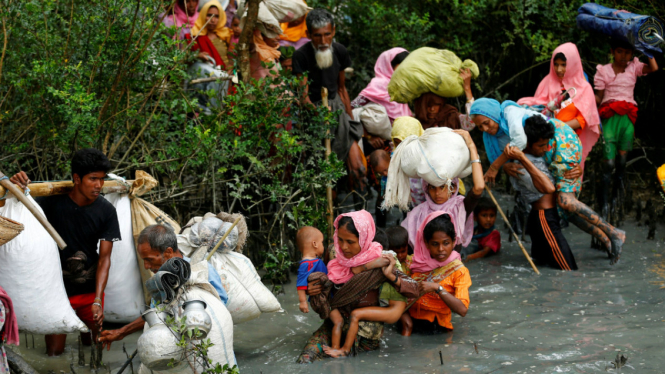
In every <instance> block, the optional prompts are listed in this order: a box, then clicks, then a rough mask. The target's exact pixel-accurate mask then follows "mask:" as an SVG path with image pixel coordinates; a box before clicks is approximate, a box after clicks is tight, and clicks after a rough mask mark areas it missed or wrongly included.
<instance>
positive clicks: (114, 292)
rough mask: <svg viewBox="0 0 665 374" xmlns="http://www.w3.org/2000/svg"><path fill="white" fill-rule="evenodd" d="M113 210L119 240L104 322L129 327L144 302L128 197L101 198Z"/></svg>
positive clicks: (139, 315) (112, 262)
mask: <svg viewBox="0 0 665 374" xmlns="http://www.w3.org/2000/svg"><path fill="white" fill-rule="evenodd" d="M104 198H105V199H106V200H108V201H109V202H110V203H111V204H113V206H114V207H115V211H116V213H117V214H118V223H119V224H120V237H121V238H122V240H120V241H118V242H114V243H113V251H112V252H111V269H110V270H109V279H108V283H107V284H106V289H105V290H104V320H105V321H109V322H117V323H129V322H132V321H134V320H135V319H137V318H139V317H141V313H142V312H143V306H144V305H145V299H144V297H143V284H142V282H141V272H140V271H139V265H138V261H137V258H136V250H135V248H134V238H133V236H132V209H131V203H130V201H129V197H128V196H127V194H122V195H121V194H118V193H112V194H107V195H105V196H104Z"/></svg>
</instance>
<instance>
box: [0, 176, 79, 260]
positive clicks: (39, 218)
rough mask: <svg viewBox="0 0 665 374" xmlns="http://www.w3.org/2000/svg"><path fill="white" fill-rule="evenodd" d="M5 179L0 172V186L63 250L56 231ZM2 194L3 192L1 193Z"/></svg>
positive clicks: (12, 184) (18, 189) (63, 247)
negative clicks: (27, 211)
mask: <svg viewBox="0 0 665 374" xmlns="http://www.w3.org/2000/svg"><path fill="white" fill-rule="evenodd" d="M4 177H5V174H4V173H2V171H0V184H1V185H3V186H4V187H5V189H6V190H8V191H9V192H11V193H12V194H13V195H14V196H16V198H17V199H18V200H19V201H20V202H21V203H23V205H24V206H25V207H26V208H28V210H29V211H30V213H32V214H33V215H34V216H35V218H37V221H39V223H41V224H42V226H44V228H45V229H46V231H47V232H48V233H49V235H51V237H52V238H53V240H55V243H56V244H57V245H58V247H59V248H60V250H63V249H65V248H67V243H65V241H64V240H62V238H61V237H60V235H59V234H58V232H57V231H55V229H54V228H53V226H51V224H50V223H49V222H48V220H47V219H46V217H44V215H43V214H42V213H41V212H40V211H39V209H37V207H36V206H35V205H34V204H33V203H32V202H31V201H30V200H28V198H27V197H26V196H25V194H24V193H23V191H22V190H21V189H20V188H18V187H17V186H16V185H15V184H14V183H12V182H10V181H9V179H3V178H4ZM3 194H4V192H3Z"/></svg>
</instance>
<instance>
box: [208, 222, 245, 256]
mask: <svg viewBox="0 0 665 374" xmlns="http://www.w3.org/2000/svg"><path fill="white" fill-rule="evenodd" d="M241 218H242V217H238V218H236V220H235V221H233V225H231V227H229V229H228V230H226V233H225V234H224V236H222V238H221V239H219V241H218V242H217V245H215V248H213V249H212V251H210V254H209V255H208V257H206V261H210V258H211V257H212V255H214V254H215V252H217V248H219V246H220V245H222V243H224V240H226V237H227V236H229V234H230V233H231V231H233V228H234V227H236V225H237V224H238V222H240V219H241Z"/></svg>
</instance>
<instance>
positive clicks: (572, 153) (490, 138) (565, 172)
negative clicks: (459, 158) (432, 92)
mask: <svg viewBox="0 0 665 374" xmlns="http://www.w3.org/2000/svg"><path fill="white" fill-rule="evenodd" d="M471 116H472V117H471V118H472V119H473V122H475V124H476V126H477V127H478V128H479V129H480V131H482V132H483V141H484V143H485V150H486V151H487V157H488V158H489V160H490V161H491V162H492V165H491V166H490V170H488V171H487V172H486V173H485V181H487V182H489V183H494V180H495V178H496V175H497V173H498V171H499V168H503V170H504V171H505V172H506V174H508V175H509V176H512V177H516V176H517V175H518V174H519V173H521V171H520V169H522V167H521V166H519V165H517V164H515V163H510V162H507V161H508V155H507V154H506V153H505V147H506V145H509V144H510V145H511V146H515V147H517V148H518V149H520V150H523V149H524V148H525V147H526V145H527V136H526V134H525V132H524V126H525V124H526V123H527V122H532V123H533V126H534V128H546V127H548V126H549V127H553V128H554V136H553V137H552V139H550V141H549V143H548V145H547V147H549V150H548V151H547V152H545V154H544V156H543V157H544V159H545V162H546V163H547V164H548V167H549V169H550V171H551V172H552V175H553V176H554V178H555V180H556V189H557V192H558V196H557V204H558V207H559V208H560V209H561V211H562V213H565V215H566V218H567V219H568V220H569V221H570V222H572V223H574V224H575V225H576V226H577V227H579V228H580V229H582V230H584V231H585V232H587V233H589V234H591V235H593V236H594V237H595V238H596V239H598V240H600V241H601V242H602V243H603V244H604V245H605V248H606V249H607V251H608V253H609V254H610V257H611V258H612V260H611V262H610V264H615V263H616V262H617V261H618V260H619V257H620V256H621V249H622V247H623V243H624V241H625V240H626V234H625V232H623V231H621V230H618V229H617V228H615V227H614V226H612V225H610V224H609V223H607V222H606V221H605V220H603V219H602V218H601V217H600V216H599V215H598V214H597V213H596V212H594V211H593V210H592V209H591V208H589V207H588V206H587V205H585V204H584V203H582V202H581V201H579V200H578V199H577V196H579V194H580V192H581V189H582V181H581V180H580V177H581V175H582V171H581V168H580V166H579V164H580V161H581V159H582V144H581V142H580V139H579V137H578V136H577V134H576V133H575V131H573V129H572V128H570V126H568V125H566V124H565V123H563V122H561V121H560V120H558V119H554V118H552V119H549V120H548V119H547V118H546V117H545V116H544V115H542V114H541V113H538V112H534V111H532V110H529V109H525V108H522V107H520V106H519V105H517V103H515V102H513V101H504V102H503V103H499V102H498V101H496V100H494V99H486V98H483V99H478V100H476V101H475V102H474V103H473V105H472V106H471Z"/></svg>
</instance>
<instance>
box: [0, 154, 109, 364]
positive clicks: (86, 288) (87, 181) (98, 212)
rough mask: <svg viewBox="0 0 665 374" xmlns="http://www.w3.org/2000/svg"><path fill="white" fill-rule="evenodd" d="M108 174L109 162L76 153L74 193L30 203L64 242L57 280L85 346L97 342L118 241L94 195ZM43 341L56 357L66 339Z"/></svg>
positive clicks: (23, 179) (20, 177) (104, 204)
mask: <svg viewBox="0 0 665 374" xmlns="http://www.w3.org/2000/svg"><path fill="white" fill-rule="evenodd" d="M110 169H111V163H110V162H109V160H108V158H107V157H106V155H105V154H104V153H102V152H101V151H99V150H97V149H92V148H89V149H82V150H80V151H78V152H76V154H75V155H74V158H72V163H71V171H72V180H73V181H74V188H73V189H72V190H71V192H69V193H68V194H66V195H55V196H46V197H39V198H37V199H35V201H37V203H38V204H39V206H40V207H41V208H42V210H43V211H44V215H45V216H46V219H48V221H49V222H50V223H51V225H53V228H55V230H56V231H57V232H58V234H60V236H61V237H62V239H63V240H64V241H65V243H67V248H65V249H64V250H61V251H59V254H60V263H61V266H62V275H63V278H64V279H63V280H64V284H65V291H66V292H67V296H68V297H69V303H70V304H71V306H72V309H74V311H75V312H76V315H77V316H78V317H79V318H80V319H81V321H83V323H85V324H86V326H88V328H89V329H90V331H91V332H92V337H91V336H90V334H89V333H81V340H82V341H83V343H84V344H86V345H90V344H91V343H92V341H93V340H94V341H96V340H97V337H98V335H99V332H100V330H101V328H102V323H103V322H104V290H105V289H106V283H107V282H108V277H109V269H110V268H111V252H112V250H113V243H114V242H117V241H120V240H121V237H120V226H119V224H118V215H117V213H116V210H115V207H114V206H113V205H112V204H111V203H110V202H108V201H107V200H106V199H104V198H103V197H100V196H99V194H100V193H101V190H102V186H103V185H104V178H106V173H107V172H108V171H109V170H110ZM10 181H11V182H12V183H14V184H17V185H19V186H21V188H24V189H25V188H26V187H27V186H28V184H29V183H30V179H29V178H28V175H27V174H26V173H25V172H23V171H21V172H19V173H17V174H15V175H14V176H13V177H11V179H10ZM98 243H99V253H97V244H98ZM91 338H92V340H91ZM45 340H46V353H47V354H48V355H49V356H58V355H60V354H62V352H64V350H65V343H66V340H67V335H65V334H58V335H46V336H45Z"/></svg>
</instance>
